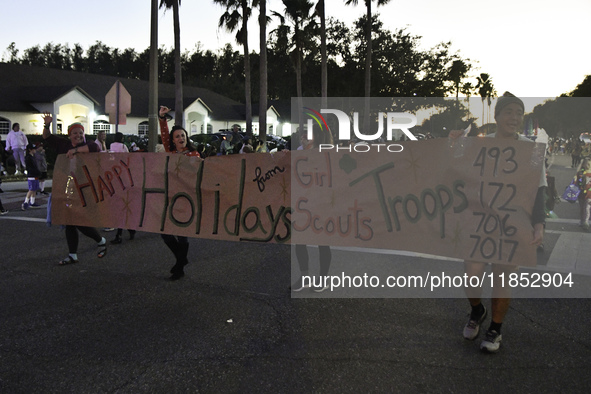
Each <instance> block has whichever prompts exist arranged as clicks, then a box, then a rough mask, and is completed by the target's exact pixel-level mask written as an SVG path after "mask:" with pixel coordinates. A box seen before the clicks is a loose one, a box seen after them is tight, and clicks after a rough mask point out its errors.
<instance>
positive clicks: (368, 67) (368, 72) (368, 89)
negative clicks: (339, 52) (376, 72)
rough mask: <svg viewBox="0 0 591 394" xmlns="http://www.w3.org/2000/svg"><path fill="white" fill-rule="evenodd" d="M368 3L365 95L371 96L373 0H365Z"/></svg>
mask: <svg viewBox="0 0 591 394" xmlns="http://www.w3.org/2000/svg"><path fill="white" fill-rule="evenodd" d="M365 4H366V5H367V27H366V30H365V39H366V40H367V56H366V57H365V97H370V96H371V50H372V48H371V0H365Z"/></svg>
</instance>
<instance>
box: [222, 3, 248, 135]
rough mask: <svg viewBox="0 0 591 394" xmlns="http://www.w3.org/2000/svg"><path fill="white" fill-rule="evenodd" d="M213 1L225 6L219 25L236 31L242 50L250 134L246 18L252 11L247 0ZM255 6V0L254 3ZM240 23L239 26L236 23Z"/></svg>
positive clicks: (237, 40) (246, 109)
mask: <svg viewBox="0 0 591 394" xmlns="http://www.w3.org/2000/svg"><path fill="white" fill-rule="evenodd" d="M213 1H214V3H217V4H220V5H222V6H225V7H226V12H224V13H223V15H222V16H221V17H220V22H219V25H218V26H219V27H222V26H225V27H226V29H227V30H228V31H230V32H232V31H234V30H237V31H236V42H237V43H238V44H240V45H242V48H243V51H244V95H245V111H246V133H247V134H248V135H252V98H251V87H250V53H249V50H248V27H247V24H248V19H249V18H250V14H251V12H252V10H251V8H250V4H249V0H213ZM253 5H255V6H256V0H255V1H254V4H253ZM239 23H240V28H239V27H238V24H239Z"/></svg>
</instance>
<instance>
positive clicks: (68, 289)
mask: <svg viewBox="0 0 591 394" xmlns="http://www.w3.org/2000/svg"><path fill="white" fill-rule="evenodd" d="M554 171H557V172H558V171H564V174H562V175H561V177H563V176H564V177H567V178H568V176H570V175H569V171H568V169H567V168H566V166H558V165H557V166H556V167H555V169H554ZM571 172H572V171H571ZM6 186H7V185H6V184H4V185H3V188H4V189H5V190H7V189H8V188H7V187H6ZM565 186H566V185H565ZM559 187H562V188H564V186H562V185H560V186H559ZM17 189H18V188H17ZM560 191H561V190H560ZM11 193H20V192H19V190H14V191H7V192H6V193H4V194H1V195H0V198H2V201H3V202H4V204H5V205H8V208H9V209H10V210H11V212H10V213H9V214H8V215H5V216H2V217H0V239H1V252H0V255H1V257H0V273H1V275H0V393H33V392H40V393H49V392H56V393H64V392H74V393H87V392H89V393H96V392H117V393H136V392H149V393H162V392H170V393H172V392H206V393H209V392H212V393H213V392H215V393H218V392H271V393H275V392H288V393H291V392H294V393H300V392H329V393H332V392H405V393H406V392H461V393H463V392H518V393H519V392H522V393H531V392H557V391H560V392H569V393H570V392H585V393H586V392H588V390H589V387H590V386H591V377H590V375H589V370H590V369H591V330H589V323H590V322H591V318H590V317H589V310H591V300H590V299H588V298H582V299H553V298H545V299H523V298H518V299H514V300H513V302H512V304H511V309H510V311H509V313H508V315H507V317H506V320H505V323H504V326H503V345H502V347H501V351H500V352H499V353H498V354H494V355H488V354H482V353H481V352H479V350H478V344H479V342H478V341H467V340H465V339H463V337H462V328H463V325H464V324H465V323H466V321H467V317H468V312H469V306H468V303H467V301H466V300H465V299H464V298H462V297H459V298H443V299H434V298H398V299H384V298H374V299H347V298H342V299H338V298H337V299H335V298H327V297H328V296H327V295H326V294H325V293H323V294H321V295H320V298H302V299H296V298H292V297H291V295H290V291H289V285H290V281H291V279H290V249H289V247H287V246H281V245H253V244H247V243H232V242H217V241H208V240H198V239H192V240H191V241H190V242H191V247H190V252H189V256H190V261H191V264H190V265H188V266H187V268H186V274H187V275H186V277H185V278H183V279H182V280H180V281H177V282H170V281H168V279H167V278H168V276H169V275H170V274H169V273H168V270H169V269H170V267H171V266H172V264H173V261H172V256H171V253H170V252H169V251H168V250H167V249H166V248H165V246H164V244H163V242H162V240H161V239H160V237H159V236H158V235H156V234H148V233H138V234H137V236H136V239H135V240H133V241H129V240H128V239H127V234H125V240H124V242H123V243H122V244H121V245H113V246H110V247H109V250H108V254H107V256H106V257H105V258H103V259H98V258H97V257H96V246H95V244H94V242H93V241H91V240H89V239H87V238H84V237H81V241H80V248H79V259H80V263H79V264H76V265H71V266H66V267H60V266H57V265H56V263H57V261H58V260H59V259H61V258H63V257H65V255H66V250H67V248H66V244H65V237H64V233H63V231H62V230H60V229H59V227H55V226H54V227H51V228H48V227H46V225H45V223H44V222H43V220H42V218H43V216H44V210H28V211H26V212H21V211H18V210H16V211H15V209H16V208H18V207H17V205H18V206H20V203H18V202H15V198H14V196H13V195H11ZM11 196H12V197H11ZM22 196H23V197H24V194H22ZM6 201H11V202H9V203H8V204H7V202H6ZM41 202H43V199H41ZM573 209H576V208H573V206H571V205H564V204H559V205H558V206H557V211H558V210H564V212H562V215H563V216H562V217H564V218H567V219H569V220H572V218H573V216H572V215H575V216H574V217H576V211H573ZM573 212H575V213H574V214H573ZM559 216H560V215H559ZM569 217H570V218H569ZM571 225H572V223H571V222H566V224H565V223H563V222H556V223H554V224H552V226H558V227H565V226H567V227H569V226H571ZM558 227H557V228H558ZM574 227H576V226H574ZM569 229H570V227H569V228H567V229H564V231H570V230H569ZM556 231H558V230H556ZM560 231H562V230H560ZM572 231H575V230H574V229H573V230H572ZM102 234H103V235H105V237H107V238H108V239H112V238H113V237H114V233H112V232H111V233H105V232H103V233H102ZM550 249H551V248H550ZM313 252H314V251H313ZM350 253H351V252H348V251H343V250H335V251H334V252H333V262H335V263H337V264H338V262H339V261H341V260H345V259H346V258H347V257H348V256H349V255H350ZM549 253H551V250H547V251H546V252H545V254H549ZM312 255H314V253H312ZM382 258H383V259H388V260H389V261H390V262H391V263H392V267H394V268H393V269H394V270H395V269H396V268H395V267H397V266H404V265H408V264H416V263H419V262H420V263H421V264H442V262H439V261H436V260H430V259H424V258H419V257H416V256H401V255H392V256H385V255H384V256H382ZM445 264H450V269H452V270H456V271H457V272H461V266H458V264H455V263H453V262H445ZM578 279H581V280H582V281H584V282H585V281H587V280H588V278H585V277H582V278H578ZM585 283H587V282H585ZM486 304H487V305H488V304H489V303H488V302H486ZM486 324H488V320H487V322H486Z"/></svg>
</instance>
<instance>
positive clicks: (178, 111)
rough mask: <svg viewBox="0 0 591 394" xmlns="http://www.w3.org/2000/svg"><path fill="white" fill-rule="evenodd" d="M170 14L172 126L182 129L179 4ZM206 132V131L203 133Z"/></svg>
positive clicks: (174, 5)
mask: <svg viewBox="0 0 591 394" xmlns="http://www.w3.org/2000/svg"><path fill="white" fill-rule="evenodd" d="M172 14H173V19H174V96H175V100H174V106H175V109H174V124H175V125H177V126H181V127H183V125H184V123H185V122H184V115H183V112H184V109H183V75H182V64H181V22H180V18H179V3H178V1H174V2H173V3H172ZM205 132H207V131H205Z"/></svg>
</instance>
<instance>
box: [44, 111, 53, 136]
mask: <svg viewBox="0 0 591 394" xmlns="http://www.w3.org/2000/svg"><path fill="white" fill-rule="evenodd" d="M52 120H53V118H52V117H51V114H50V113H49V112H44V113H43V139H44V140H46V139H48V138H49V137H50V136H51V131H49V125H50V124H51V121H52Z"/></svg>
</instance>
